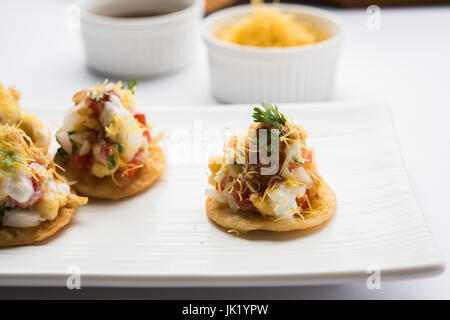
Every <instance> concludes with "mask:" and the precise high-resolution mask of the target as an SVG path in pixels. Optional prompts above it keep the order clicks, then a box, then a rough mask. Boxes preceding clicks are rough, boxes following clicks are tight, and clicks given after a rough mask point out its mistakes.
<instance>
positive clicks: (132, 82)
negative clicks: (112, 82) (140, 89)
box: [122, 78, 138, 94]
mask: <svg viewBox="0 0 450 320" xmlns="http://www.w3.org/2000/svg"><path fill="white" fill-rule="evenodd" d="M137 84H138V79H137V78H135V79H134V80H131V79H128V80H127V87H128V90H130V91H131V93H132V94H136V87H137ZM122 89H125V86H123V85H122Z"/></svg>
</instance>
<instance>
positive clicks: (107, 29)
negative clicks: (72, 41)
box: [78, 0, 204, 78]
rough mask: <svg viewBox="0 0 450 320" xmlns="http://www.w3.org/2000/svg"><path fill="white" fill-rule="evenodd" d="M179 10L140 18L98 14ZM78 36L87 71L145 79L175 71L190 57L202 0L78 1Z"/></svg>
mask: <svg viewBox="0 0 450 320" xmlns="http://www.w3.org/2000/svg"><path fill="white" fill-rule="evenodd" d="M177 3H180V4H183V5H184V9H181V10H179V11H175V12H172V13H168V14H163V15H158V16H152V17H145V18H116V17H108V16H105V15H101V14H99V13H98V12H96V10H98V8H99V7H100V6H105V5H106V6H110V7H111V6H121V7H122V8H126V9H127V10H129V11H131V10H136V11H139V10H145V9H152V10H161V9H162V8H163V7H164V6H167V5H174V4H177ZM78 5H79V7H80V13H81V14H80V16H81V23H80V25H81V33H82V38H83V42H84V46H85V50H86V58H87V63H88V65H89V67H90V68H92V69H93V70H95V71H98V72H100V73H102V74H105V75H111V76H115V77H128V78H133V77H147V76H155V75H160V74H164V73H167V72H171V71H173V70H176V69H178V68H180V67H182V66H184V65H186V64H187V63H189V62H190V61H191V60H192V59H193V58H194V56H195V54H196V48H197V47H198V46H197V43H198V41H199V37H198V31H199V24H200V21H201V17H202V15H203V12H204V0H170V1H168V0H153V1H146V0H80V1H79V2H78Z"/></svg>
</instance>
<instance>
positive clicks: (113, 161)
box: [108, 155, 116, 170]
mask: <svg viewBox="0 0 450 320" xmlns="http://www.w3.org/2000/svg"><path fill="white" fill-rule="evenodd" d="M115 167H116V159H114V155H110V156H109V157H108V169H109V170H112V169H114V168H115Z"/></svg>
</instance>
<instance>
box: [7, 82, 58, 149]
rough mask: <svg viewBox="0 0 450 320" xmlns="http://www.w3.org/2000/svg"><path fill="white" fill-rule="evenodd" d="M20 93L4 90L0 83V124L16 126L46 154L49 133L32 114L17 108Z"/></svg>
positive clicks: (8, 89)
mask: <svg viewBox="0 0 450 320" xmlns="http://www.w3.org/2000/svg"><path fill="white" fill-rule="evenodd" d="M19 100H20V93H19V91H17V90H15V89H12V88H5V87H4V86H3V85H2V84H1V83H0V123H1V124H11V125H14V124H18V125H19V128H20V129H22V130H23V131H25V133H26V134H27V135H28V136H29V137H30V138H31V140H33V142H34V144H35V146H36V147H38V148H42V150H43V151H44V153H45V154H46V153H47V151H48V147H49V146H50V142H51V133H50V130H48V129H47V128H46V127H45V126H44V124H43V123H42V122H41V121H40V120H39V119H38V118H37V117H36V116H35V115H34V114H32V113H29V112H26V111H23V110H22V109H21V108H20V106H19Z"/></svg>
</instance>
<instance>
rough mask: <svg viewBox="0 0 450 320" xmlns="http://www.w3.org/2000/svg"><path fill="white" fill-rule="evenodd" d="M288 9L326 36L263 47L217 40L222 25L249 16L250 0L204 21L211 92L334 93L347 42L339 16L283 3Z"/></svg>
mask: <svg viewBox="0 0 450 320" xmlns="http://www.w3.org/2000/svg"><path fill="white" fill-rule="evenodd" d="M279 8H280V10H281V11H283V12H289V13H293V14H295V15H297V16H298V17H299V19H301V20H306V21H308V22H311V23H313V24H315V25H317V26H319V27H320V28H323V29H324V30H326V31H327V32H329V34H330V35H331V37H330V38H328V39H327V40H324V41H321V42H318V43H314V44H311V45H305V46H296V47H285V48H261V47H250V46H242V45H236V44H233V43H228V42H226V41H223V40H220V39H218V38H217V37H216V36H215V34H216V32H217V30H218V29H220V28H223V27H224V26H229V25H230V24H232V23H233V22H234V21H236V20H239V19H242V18H243V17H246V16H249V15H250V14H251V12H252V7H251V6H249V5H244V6H237V7H232V8H228V9H224V10H220V11H218V12H216V13H213V14H212V15H210V16H208V17H207V18H206V19H205V20H204V22H203V31H202V33H203V38H204V40H205V42H206V45H207V47H208V55H209V65H210V76H211V87H212V92H213V94H214V96H215V97H216V98H218V99H219V100H221V101H224V102H229V103H259V102H261V101H264V102H299V101H317V100H326V99H328V98H329V97H330V95H331V93H332V90H333V86H334V78H335V72H336V66H337V60H338V53H339V47H340V44H341V42H342V28H341V24H340V22H339V20H338V19H337V17H336V16H334V15H333V14H330V13H328V12H327V11H324V10H321V9H317V8H313V7H308V6H302V5H296V4H280V5H279Z"/></svg>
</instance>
